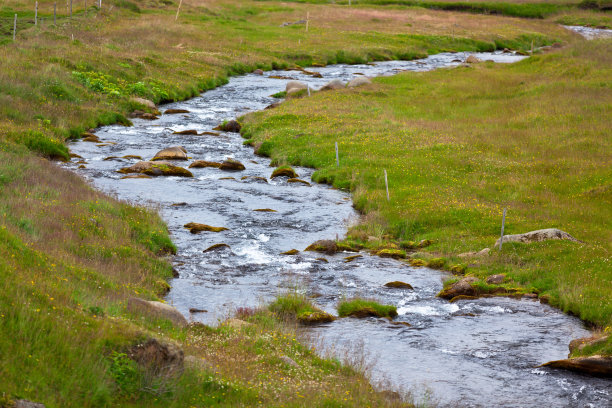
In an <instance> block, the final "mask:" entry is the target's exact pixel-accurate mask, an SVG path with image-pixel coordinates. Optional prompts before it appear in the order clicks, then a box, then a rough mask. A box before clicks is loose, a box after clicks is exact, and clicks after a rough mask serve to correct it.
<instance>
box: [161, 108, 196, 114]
mask: <svg viewBox="0 0 612 408" xmlns="http://www.w3.org/2000/svg"><path fill="white" fill-rule="evenodd" d="M178 113H190V112H189V111H188V110H187V109H166V110H165V111H164V115H176V114H178Z"/></svg>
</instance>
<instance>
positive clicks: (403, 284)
mask: <svg viewBox="0 0 612 408" xmlns="http://www.w3.org/2000/svg"><path fill="white" fill-rule="evenodd" d="M385 286H386V287H388V288H396V289H410V290H412V289H414V288H413V287H412V285H411V284H409V283H406V282H402V281H393V282H387V283H385Z"/></svg>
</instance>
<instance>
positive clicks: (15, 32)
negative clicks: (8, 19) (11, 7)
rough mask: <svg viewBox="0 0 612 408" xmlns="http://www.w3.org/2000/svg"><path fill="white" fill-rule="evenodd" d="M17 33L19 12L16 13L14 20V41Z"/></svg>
mask: <svg viewBox="0 0 612 408" xmlns="http://www.w3.org/2000/svg"><path fill="white" fill-rule="evenodd" d="M16 35H17V14H15V21H13V41H15V36H16Z"/></svg>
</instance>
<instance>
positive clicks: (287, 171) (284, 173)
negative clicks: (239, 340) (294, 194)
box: [270, 166, 298, 179]
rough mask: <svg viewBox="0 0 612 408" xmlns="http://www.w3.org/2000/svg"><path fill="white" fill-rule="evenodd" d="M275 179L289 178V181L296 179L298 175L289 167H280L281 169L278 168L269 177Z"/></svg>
mask: <svg viewBox="0 0 612 408" xmlns="http://www.w3.org/2000/svg"><path fill="white" fill-rule="evenodd" d="M275 177H289V178H290V179H292V178H297V177H298V174H297V173H296V172H295V170H293V169H292V168H291V167H289V166H282V167H278V168H277V169H275V170H274V171H273V172H272V175H271V176H270V178H275Z"/></svg>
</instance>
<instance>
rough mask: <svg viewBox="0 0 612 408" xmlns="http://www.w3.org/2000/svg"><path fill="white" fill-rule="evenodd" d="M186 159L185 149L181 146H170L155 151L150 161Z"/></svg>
mask: <svg viewBox="0 0 612 408" xmlns="http://www.w3.org/2000/svg"><path fill="white" fill-rule="evenodd" d="M159 160H187V150H186V149H185V148H184V147H183V146H172V147H168V148H166V149H163V150H160V151H159V152H157V153H155V157H153V158H152V159H151V161H159Z"/></svg>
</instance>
